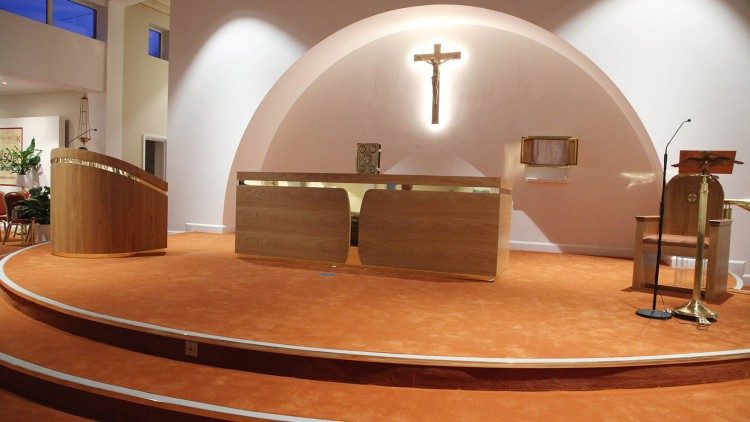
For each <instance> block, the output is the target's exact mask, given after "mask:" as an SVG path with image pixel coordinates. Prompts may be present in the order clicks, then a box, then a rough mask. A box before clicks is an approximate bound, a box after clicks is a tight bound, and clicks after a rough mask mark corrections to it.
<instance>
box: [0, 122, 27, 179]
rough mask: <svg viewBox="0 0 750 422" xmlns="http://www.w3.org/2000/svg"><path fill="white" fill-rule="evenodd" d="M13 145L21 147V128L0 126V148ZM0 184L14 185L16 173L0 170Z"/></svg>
mask: <svg viewBox="0 0 750 422" xmlns="http://www.w3.org/2000/svg"><path fill="white" fill-rule="evenodd" d="M13 147H17V148H18V149H23V128H20V127H6V128H0V150H3V149H5V148H13ZM0 185H3V186H16V175H15V174H13V173H11V172H9V171H0Z"/></svg>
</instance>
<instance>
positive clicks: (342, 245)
mask: <svg viewBox="0 0 750 422" xmlns="http://www.w3.org/2000/svg"><path fill="white" fill-rule="evenodd" d="M236 224H237V229H236V235H235V252H237V253H239V254H250V255H262V256H274V257H281V258H296V259H308V260H315V261H329V262H339V263H343V262H346V258H347V254H348V252H349V234H350V216H349V197H348V195H347V193H346V191H345V190H344V189H340V188H298V187H273V186H238V187H237V223H236Z"/></svg>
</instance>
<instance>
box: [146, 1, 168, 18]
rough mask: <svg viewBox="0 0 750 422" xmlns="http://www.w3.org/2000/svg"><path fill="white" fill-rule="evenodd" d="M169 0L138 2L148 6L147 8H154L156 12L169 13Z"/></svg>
mask: <svg viewBox="0 0 750 422" xmlns="http://www.w3.org/2000/svg"><path fill="white" fill-rule="evenodd" d="M169 2H170V0H144V1H142V2H141V3H140V4H141V6H145V7H148V8H149V9H153V10H156V11H157V12H160V13H164V14H165V15H168V14H169Z"/></svg>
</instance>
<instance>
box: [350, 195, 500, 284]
mask: <svg viewBox="0 0 750 422" xmlns="http://www.w3.org/2000/svg"><path fill="white" fill-rule="evenodd" d="M500 209H501V201H500V195H497V194H481V193H456V192H424V191H385V190H369V191H367V193H366V194H365V197H364V199H363V201H362V210H361V212H360V217H359V218H360V221H359V257H360V260H361V261H362V264H364V265H375V266H382V267H396V268H409V269H416V270H429V271H440V272H447V273H458V274H471V275H481V276H490V277H494V276H495V275H496V274H497V265H498V261H499V258H498V252H499V251H500V250H501V249H502V248H501V247H499V246H498V240H499V239H500V238H502V237H503V236H504V235H500V236H499V235H498V232H499V230H500V213H499V210H500ZM508 221H509V220H508ZM505 235H507V233H506V234H505ZM506 262H507V260H506Z"/></svg>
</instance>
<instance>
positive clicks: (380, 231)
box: [235, 172, 511, 280]
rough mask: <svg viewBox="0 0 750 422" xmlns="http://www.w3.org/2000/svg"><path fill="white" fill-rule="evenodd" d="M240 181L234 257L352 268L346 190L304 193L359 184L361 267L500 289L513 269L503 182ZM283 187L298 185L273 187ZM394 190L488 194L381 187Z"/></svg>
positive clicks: (382, 178) (252, 175) (257, 176)
mask: <svg viewBox="0 0 750 422" xmlns="http://www.w3.org/2000/svg"><path fill="white" fill-rule="evenodd" d="M237 179H238V180H239V181H240V184H239V186H237V222H236V224H237V233H236V244H235V252H236V253H238V254H240V255H253V256H268V257H276V258H291V259H303V260H312V261H324V262H330V263H336V264H343V263H345V262H347V259H348V258H349V256H348V254H349V243H350V226H351V221H350V203H349V198H348V195H347V192H346V190H345V189H342V188H340V187H335V186H329V187H306V186H305V185H306V184H308V183H312V182H320V183H326V184H332V185H335V184H344V183H345V184H350V183H355V184H364V185H366V186H367V187H368V188H369V189H368V190H367V191H366V192H365V195H364V197H363V199H362V205H361V210H360V214H359V236H358V237H359V239H358V243H359V251H358V256H359V260H360V262H361V264H362V265H364V266H373V267H386V268H399V269H408V270H422V271H434V272H439V273H444V274H451V275H465V276H470V277H472V278H480V279H483V280H494V279H495V278H496V277H497V276H498V275H499V274H500V273H502V272H503V271H504V270H505V269H506V268H507V266H508V256H509V249H510V240H509V235H510V214H511V190H510V187H509V184H508V183H507V182H504V181H502V180H500V179H499V178H493V177H441V176H407V175H383V174H376V175H362V174H336V173H259V172H239V173H238V174H237ZM245 181H254V182H259V183H254V184H253V185H246V184H245ZM277 182H292V183H285V184H298V185H300V186H273V185H270V186H269V185H268V184H271V183H273V184H277ZM388 184H391V185H395V184H398V185H412V186H425V187H427V186H431V187H434V186H442V187H447V188H448V189H449V190H450V188H482V189H479V190H480V191H482V192H478V193H474V192H454V191H427V190H386V189H382V188H380V189H378V188H376V186H378V185H380V186H386V185H388ZM454 190H455V189H454ZM486 192H489V193H486Z"/></svg>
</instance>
